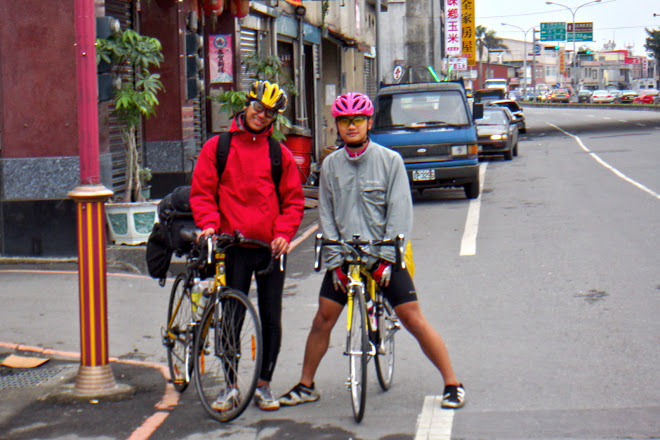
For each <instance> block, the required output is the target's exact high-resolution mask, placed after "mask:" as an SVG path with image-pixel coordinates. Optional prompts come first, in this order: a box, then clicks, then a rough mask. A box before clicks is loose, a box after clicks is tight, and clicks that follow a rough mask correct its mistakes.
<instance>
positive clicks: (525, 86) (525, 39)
mask: <svg viewBox="0 0 660 440" xmlns="http://www.w3.org/2000/svg"><path fill="white" fill-rule="evenodd" d="M598 1H600V0H598ZM502 26H511V27H514V28H516V29H520V31H521V32H522V33H523V35H524V37H523V38H524V40H523V95H524V96H526V95H527V32H529V31H531V30H532V29H534V26H532V27H531V28H529V29H527V30H525V29H523V28H521V27H520V26H516V25H515V24H509V23H502ZM533 75H534V73H532V76H533Z"/></svg>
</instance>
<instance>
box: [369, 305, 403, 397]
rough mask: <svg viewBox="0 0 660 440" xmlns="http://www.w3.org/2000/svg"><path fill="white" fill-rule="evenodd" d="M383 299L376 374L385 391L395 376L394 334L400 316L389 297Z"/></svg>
mask: <svg viewBox="0 0 660 440" xmlns="http://www.w3.org/2000/svg"><path fill="white" fill-rule="evenodd" d="M381 300H382V312H379V314H378V332H377V341H376V344H374V345H375V346H376V362H375V363H376V376H378V383H379V384H380V387H381V388H382V389H383V391H387V390H389V389H390V387H391V386H392V379H393V378H394V348H395V345H394V335H395V334H396V332H397V331H398V329H399V327H398V325H397V324H398V318H397V316H396V313H395V312H394V309H393V308H392V306H391V305H390V302H389V301H388V300H387V298H383V297H382V296H381Z"/></svg>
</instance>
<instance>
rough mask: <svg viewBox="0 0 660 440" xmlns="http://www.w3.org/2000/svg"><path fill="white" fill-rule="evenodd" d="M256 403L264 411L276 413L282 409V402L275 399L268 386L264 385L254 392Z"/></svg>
mask: <svg viewBox="0 0 660 440" xmlns="http://www.w3.org/2000/svg"><path fill="white" fill-rule="evenodd" d="M254 403H256V404H257V406H258V407H259V409H262V410H264V411H275V410H278V409H280V402H278V401H277V399H275V398H274V397H273V393H272V392H271V390H270V387H269V386H268V385H262V386H260V387H257V389H256V390H254Z"/></svg>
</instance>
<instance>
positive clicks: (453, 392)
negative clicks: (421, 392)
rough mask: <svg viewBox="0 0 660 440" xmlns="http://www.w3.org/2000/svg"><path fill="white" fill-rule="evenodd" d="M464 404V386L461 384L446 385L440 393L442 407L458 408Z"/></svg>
mask: <svg viewBox="0 0 660 440" xmlns="http://www.w3.org/2000/svg"><path fill="white" fill-rule="evenodd" d="M463 405H465V388H463V384H459V385H458V386H457V385H447V386H446V387H445V391H444V393H443V394H442V407H443V408H447V409H458V408H461V407H462V406H463Z"/></svg>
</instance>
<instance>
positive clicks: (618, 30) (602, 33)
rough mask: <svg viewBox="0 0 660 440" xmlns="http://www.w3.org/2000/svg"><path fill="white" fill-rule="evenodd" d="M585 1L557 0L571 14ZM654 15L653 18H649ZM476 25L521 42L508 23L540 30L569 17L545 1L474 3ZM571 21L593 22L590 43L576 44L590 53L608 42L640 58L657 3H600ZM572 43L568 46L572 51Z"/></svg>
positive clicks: (657, 21)
mask: <svg viewBox="0 0 660 440" xmlns="http://www.w3.org/2000/svg"><path fill="white" fill-rule="evenodd" d="M587 1H588V0H558V1H557V2H556V3H561V4H563V5H565V6H567V7H569V8H571V9H572V10H573V11H575V8H577V7H579V6H580V5H582V4H584V3H587ZM654 13H656V14H658V16H657V17H654V16H653V14H654ZM475 15H476V20H475V21H476V24H477V25H482V26H485V27H486V28H488V29H489V30H491V29H492V30H494V31H495V32H496V34H497V36H499V37H501V38H511V39H517V40H521V41H522V40H523V39H524V38H523V31H521V30H520V29H517V28H515V27H512V26H503V25H502V23H509V24H511V25H515V26H518V27H520V28H522V29H523V30H524V31H527V30H528V29H530V28H531V27H532V26H537V29H538V28H539V26H540V23H541V22H556V21H565V22H572V21H573V15H572V14H571V12H569V10H568V9H566V8H564V7H561V6H557V5H547V4H546V3H545V0H522V1H521V0H475ZM575 21H576V22H578V23H580V22H590V21H591V22H593V27H594V41H593V42H589V43H587V42H584V43H580V42H578V43H577V45H578V47H580V46H581V45H585V46H587V47H589V48H591V49H594V50H601V49H603V45H604V44H605V43H607V42H608V41H612V40H613V41H614V42H615V43H616V49H625V48H626V47H628V46H631V45H632V46H633V48H632V51H633V54H635V55H644V54H645V52H646V50H645V49H644V44H645V43H646V37H647V34H646V31H645V30H644V28H645V27H647V28H649V29H652V30H660V0H601V2H600V3H593V4H590V5H586V6H584V7H581V8H580V9H579V10H578V11H577V12H576V13H575ZM527 41H529V42H531V41H532V32H531V31H529V32H527ZM572 44H573V43H572V41H570V42H569V43H568V46H569V48H572Z"/></svg>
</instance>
